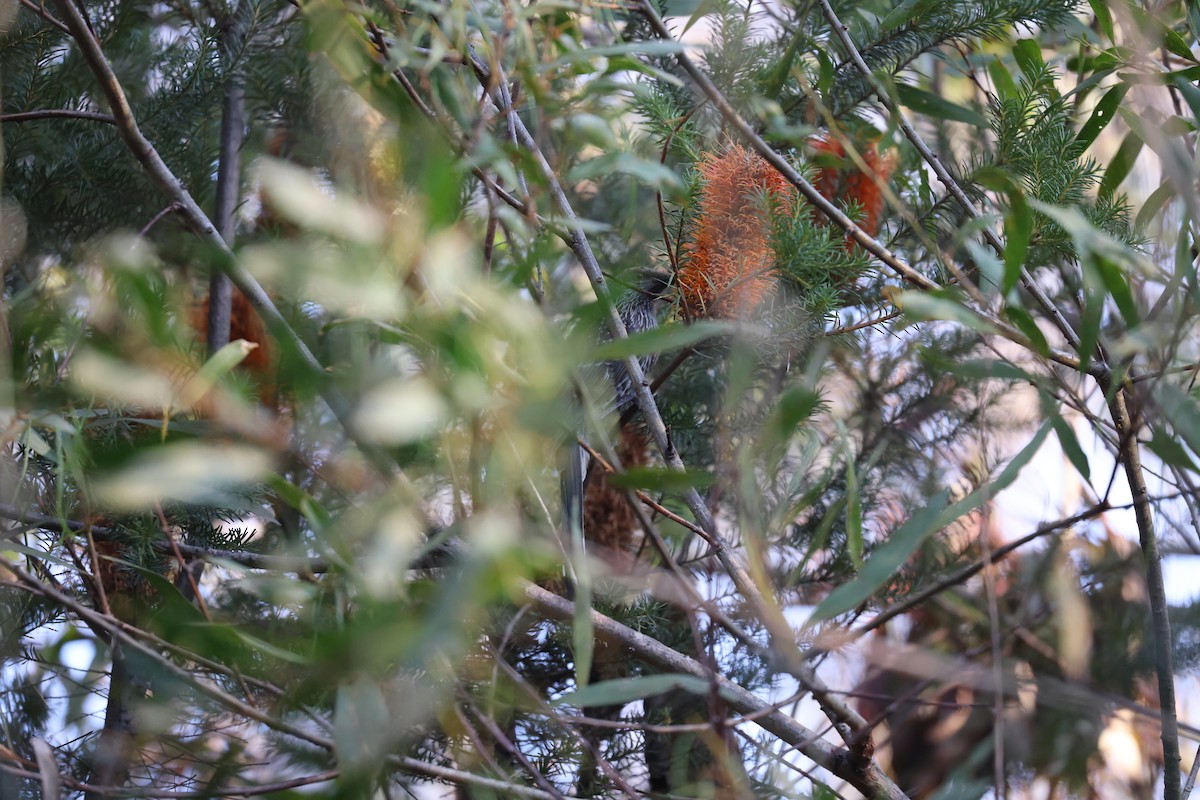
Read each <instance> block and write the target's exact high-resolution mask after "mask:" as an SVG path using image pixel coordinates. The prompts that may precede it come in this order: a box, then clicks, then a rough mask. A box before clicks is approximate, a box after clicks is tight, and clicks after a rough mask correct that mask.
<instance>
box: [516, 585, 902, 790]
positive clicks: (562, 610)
mask: <svg viewBox="0 0 1200 800" xmlns="http://www.w3.org/2000/svg"><path fill="white" fill-rule="evenodd" d="M523 586H524V594H525V597H526V599H527V600H529V601H530V602H531V603H533V604H534V605H535V606H536V607H537V608H538V609H540V610H541V611H542V613H543V614H546V615H547V616H551V617H554V618H556V619H566V620H569V619H571V618H572V617H573V615H574V613H575V604H574V603H572V602H571V601H570V600H566V599H564V598H561V597H559V596H558V595H555V594H552V593H550V592H548V591H546V590H545V589H543V588H541V587H540V586H535V585H533V584H531V583H526V584H524V585H523ZM592 626H593V628H594V629H595V630H596V632H597V634H599V635H602V636H605V637H606V638H608V639H610V640H612V641H615V642H619V643H620V644H621V645H622V646H624V647H627V648H629V649H630V651H632V652H633V654H634V655H636V656H637V657H638V658H639V659H641V660H643V661H646V662H647V663H649V664H652V665H653V666H655V667H657V668H659V669H661V670H664V671H666V672H678V673H683V674H685V675H694V676H696V677H698V678H707V677H708V673H707V671H706V670H705V668H704V667H703V666H702V665H701V664H699V663H698V662H697V661H696V660H695V659H692V658H689V657H688V656H685V655H683V654H682V653H680V652H678V651H676V650H673V649H671V648H670V647H667V646H666V645H664V644H663V643H662V642H659V641H657V640H656V639H653V638H651V637H649V636H647V635H645V634H643V633H640V632H638V631H635V630H633V629H632V628H629V627H627V626H625V625H622V624H620V623H619V622H617V621H615V620H613V619H611V618H610V617H607V616H605V615H603V614H601V613H600V612H598V611H592ZM716 680H717V683H718V685H719V687H720V691H721V695H722V697H723V699H724V700H725V701H726V702H727V703H728V704H729V706H730V707H731V708H733V709H734V710H736V711H739V712H741V713H743V714H751V713H753V714H759V713H760V712H763V711H764V710H765V709H766V708H767V707H768V706H769V705H770V704H769V703H768V702H767V701H766V700H764V699H763V698H761V697H759V696H758V695H756V694H754V693H753V692H750V691H747V690H746V689H743V688H742V687H741V686H739V685H737V684H736V683H733V682H732V681H730V680H729V679H727V678H725V677H724V676H716ZM757 722H758V725H759V726H760V727H762V728H763V729H765V730H767V731H770V732H771V733H772V734H773V735H775V736H777V737H779V739H781V740H782V741H784V742H785V743H787V744H789V745H792V746H794V747H796V748H797V749H798V750H799V751H800V752H801V753H803V754H804V755H805V756H806V757H808V758H810V759H812V760H813V761H814V762H816V763H817V764H818V765H819V766H821V767H824V768H825V769H827V770H829V771H830V772H832V773H833V774H835V775H837V776H838V777H839V778H842V779H844V780H846V781H847V782H849V783H850V784H852V785H853V786H854V787H855V788H857V789H858V790H859V791H861V792H863V793H865V794H866V795H867V796H868V797H879V798H891V799H892V800H901V799H902V798H904V797H905V794H904V792H902V791H901V790H900V788H899V787H898V786H896V784H895V783H893V782H892V780H891V779H890V778H888V777H887V775H886V774H884V772H883V771H882V770H881V769H880V768H879V766H878V765H876V764H875V763H874V762H868V763H867V764H865V765H863V769H862V770H856V769H854V768H852V766H851V765H852V764H854V763H855V761H856V759H855V757H854V756H853V755H852V753H851V752H850V751H849V750H847V749H844V748H841V747H837V746H835V745H832V744H830V743H829V742H827V741H825V740H824V739H822V738H821V737H820V736H819V735H818V734H817V733H816V732H815V731H812V730H810V729H809V728H806V727H805V726H803V725H801V724H800V723H799V722H797V721H796V720H795V719H794V718H793V717H791V716H789V715H787V714H784V713H782V712H779V711H773V712H770V713H767V714H765V715H764V716H759V717H758V718H757Z"/></svg>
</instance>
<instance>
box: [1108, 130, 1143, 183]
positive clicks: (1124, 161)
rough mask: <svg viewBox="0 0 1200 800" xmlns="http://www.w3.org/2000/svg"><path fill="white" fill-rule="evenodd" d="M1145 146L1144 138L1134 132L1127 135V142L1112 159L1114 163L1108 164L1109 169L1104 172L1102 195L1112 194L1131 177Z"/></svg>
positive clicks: (1125, 141)
mask: <svg viewBox="0 0 1200 800" xmlns="http://www.w3.org/2000/svg"><path fill="white" fill-rule="evenodd" d="M1144 144H1145V142H1143V141H1142V137H1140V136H1138V135H1137V133H1135V132H1134V131H1130V132H1129V133H1127V134H1125V140H1124V141H1122V142H1121V146H1120V147H1119V148H1117V153H1116V155H1114V156H1113V157H1112V161H1110V162H1108V169H1106V170H1104V178H1103V179H1102V180H1101V181H1100V194H1102V195H1104V194H1112V193H1113V192H1115V191H1116V189H1117V187H1118V186H1120V185H1121V182H1122V181H1124V180H1125V178H1127V177H1129V173H1130V171H1131V170H1132V169H1133V164H1134V162H1135V161H1137V157H1138V154H1139V153H1141V152H1142V146H1143V145H1144Z"/></svg>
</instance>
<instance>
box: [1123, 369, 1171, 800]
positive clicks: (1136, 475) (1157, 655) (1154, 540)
mask: <svg viewBox="0 0 1200 800" xmlns="http://www.w3.org/2000/svg"><path fill="white" fill-rule="evenodd" d="M1126 395H1127V392H1126V391H1125V390H1123V389H1120V390H1117V391H1116V392H1114V393H1113V396H1112V399H1111V400H1110V401H1109V411H1110V412H1111V413H1112V418H1113V422H1114V423H1115V424H1116V426H1117V432H1118V433H1119V435H1120V442H1121V444H1120V450H1119V460H1120V462H1121V464H1122V466H1123V467H1124V468H1125V479H1126V480H1127V481H1129V492H1130V494H1131V495H1132V497H1133V513H1134V518H1135V519H1136V520H1137V526H1138V539H1139V541H1140V543H1141V546H1142V558H1143V560H1144V561H1145V568H1146V593H1147V595H1148V597H1149V600H1150V616H1151V619H1152V622H1153V625H1154V669H1155V672H1156V673H1157V676H1158V703H1159V707H1160V709H1161V713H1162V743H1163V797H1164V798H1165V800H1178V798H1179V797H1180V796H1181V790H1180V785H1179V784H1180V764H1181V763H1182V759H1181V758H1180V754H1179V719H1178V715H1177V712H1176V708H1175V664H1174V660H1175V656H1174V652H1173V647H1174V639H1172V638H1171V620H1170V618H1169V616H1168V608H1169V607H1168V605H1167V593H1166V587H1165V585H1164V583H1163V572H1162V556H1161V555H1160V554H1159V552H1158V537H1157V536H1156V534H1155V531H1154V512H1153V509H1152V508H1151V507H1150V493H1149V491H1147V489H1146V476H1145V473H1144V472H1143V470H1142V456H1141V449H1140V448H1139V446H1138V443H1137V437H1136V435H1135V433H1136V430H1135V427H1134V426H1135V423H1134V421H1133V419H1132V418H1131V417H1130V414H1129V408H1128V406H1127V405H1126Z"/></svg>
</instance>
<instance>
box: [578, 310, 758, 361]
mask: <svg viewBox="0 0 1200 800" xmlns="http://www.w3.org/2000/svg"><path fill="white" fill-rule="evenodd" d="M737 330H739V327H738V326H737V325H735V324H733V323H729V322H721V321H717V320H704V321H701V322H694V323H692V324H691V325H663V326H661V327H658V328H654V329H653V330H648V331H643V332H641V333H635V334H633V335H632V336H629V337H627V338H625V339H616V340H613V341H608V342H605V343H604V344H602V345H599V346H598V347H597V348H596V349H595V351H593V353H592V356H591V359H592V360H593V361H617V360H619V359H623V358H629V357H630V356H644V355H648V354H650V353H666V352H670V351H671V350H681V349H683V348H685V347H691V346H693V345H697V344H700V343H701V342H705V341H707V340H709V339H712V338H715V337H717V336H724V335H727V334H731V333H735V332H736V331H737Z"/></svg>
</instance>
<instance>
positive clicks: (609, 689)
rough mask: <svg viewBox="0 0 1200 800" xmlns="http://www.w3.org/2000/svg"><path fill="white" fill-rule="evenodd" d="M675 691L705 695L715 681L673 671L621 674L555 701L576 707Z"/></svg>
mask: <svg viewBox="0 0 1200 800" xmlns="http://www.w3.org/2000/svg"><path fill="white" fill-rule="evenodd" d="M674 691H684V692H688V693H690V694H694V695H700V696H704V695H707V694H708V693H709V692H710V691H711V685H710V684H709V682H708V681H706V680H704V679H703V678H698V677H696V676H695V675H683V674H670V673H668V674H664V675H640V676H638V677H636V678H618V679H617V680H611V681H601V682H599V683H593V684H591V685H590V686H588V687H587V688H584V689H580V690H578V691H575V692H570V693H568V694H565V695H563V696H562V697H560V698H558V699H557V700H555V701H554V703H553V705H555V706H575V707H576V708H591V707H594V706H612V705H618V704H621V705H624V704H625V703H632V702H633V701H635V700H642V699H644V698H647V697H654V696H655V695H660V694H664V693H665V692H674Z"/></svg>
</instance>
